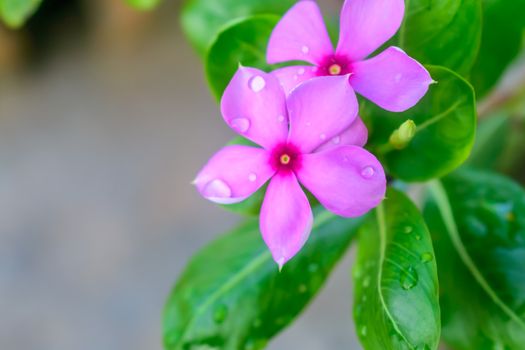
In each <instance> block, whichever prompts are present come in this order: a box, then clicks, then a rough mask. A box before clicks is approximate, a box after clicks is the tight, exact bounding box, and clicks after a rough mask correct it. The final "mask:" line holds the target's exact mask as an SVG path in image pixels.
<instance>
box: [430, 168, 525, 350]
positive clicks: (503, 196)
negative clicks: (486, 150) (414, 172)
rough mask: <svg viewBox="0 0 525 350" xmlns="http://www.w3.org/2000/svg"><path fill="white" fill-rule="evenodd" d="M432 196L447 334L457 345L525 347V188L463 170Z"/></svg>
mask: <svg viewBox="0 0 525 350" xmlns="http://www.w3.org/2000/svg"><path fill="white" fill-rule="evenodd" d="M430 194H431V198H430V199H429V201H428V203H427V205H426V207H425V211H424V214H425V218H426V220H427V223H428V225H429V228H430V231H431V232H432V236H433V239H434V245H435V249H436V260H437V264H438V266H439V280H440V288H441V291H440V304H441V311H442V324H443V326H442V327H443V337H444V339H445V340H446V341H447V342H448V343H449V344H450V345H451V346H452V347H453V348H454V349H457V350H479V349H512V350H522V349H525V191H524V190H523V189H522V188H521V187H520V186H519V185H518V184H516V183H514V182H513V181H511V180H509V179H507V178H505V177H503V176H500V175H496V174H492V173H486V172H477V171H474V170H466V169H463V170H461V171H458V172H456V173H454V174H453V175H451V176H449V177H446V178H445V179H443V182H442V183H441V182H437V181H435V182H433V183H432V184H431V185H430Z"/></svg>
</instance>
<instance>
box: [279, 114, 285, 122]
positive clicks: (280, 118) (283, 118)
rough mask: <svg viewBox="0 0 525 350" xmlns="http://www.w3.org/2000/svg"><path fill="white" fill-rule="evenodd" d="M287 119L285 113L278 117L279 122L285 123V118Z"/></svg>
mask: <svg viewBox="0 0 525 350" xmlns="http://www.w3.org/2000/svg"><path fill="white" fill-rule="evenodd" d="M285 119H286V118H285V117H284V115H280V116H278V117H277V121H278V122H279V123H284V120H285Z"/></svg>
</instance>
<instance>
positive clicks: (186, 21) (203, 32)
mask: <svg viewBox="0 0 525 350" xmlns="http://www.w3.org/2000/svg"><path fill="white" fill-rule="evenodd" d="M294 3H295V0H243V1H238V0H213V1H211V0H190V1H188V2H187V3H186V5H185V6H184V9H183V11H182V28H183V30H184V32H185V33H186V36H187V37H188V38H189V40H190V42H191V43H192V44H193V46H194V47H195V48H196V49H197V51H198V52H199V54H200V55H201V56H204V55H205V53H206V52H207V49H208V47H209V46H210V45H211V43H212V42H213V40H214V38H215V37H216V35H217V34H218V33H219V32H220V31H221V30H222V29H223V28H224V27H225V26H226V24H227V23H229V22H231V21H233V20H236V19H240V18H244V17H248V16H251V15H260V14H274V15H279V16H280V15H282V14H283V13H284V12H286V11H287V10H288V9H289V8H290V7H292V5H293V4H294Z"/></svg>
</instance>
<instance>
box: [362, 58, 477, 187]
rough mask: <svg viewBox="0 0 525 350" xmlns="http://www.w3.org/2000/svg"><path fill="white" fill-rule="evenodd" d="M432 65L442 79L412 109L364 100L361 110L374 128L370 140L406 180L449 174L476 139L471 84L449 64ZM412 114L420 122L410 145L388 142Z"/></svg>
mask: <svg viewBox="0 0 525 350" xmlns="http://www.w3.org/2000/svg"><path fill="white" fill-rule="evenodd" d="M427 69H428V70H429V71H430V74H431V75H432V78H433V79H434V80H436V81H437V84H433V85H431V86H430V90H429V92H428V93H427V95H426V96H425V97H424V98H423V99H422V100H421V101H420V102H419V103H418V104H417V105H416V106H415V107H413V108H412V109H409V110H408V111H406V112H404V113H389V112H387V111H385V110H382V109H380V108H379V107H377V106H375V105H373V104H372V103H370V102H368V101H365V102H364V103H361V115H362V116H363V117H365V119H366V120H367V124H368V126H369V127H370V131H371V138H370V142H369V146H370V147H371V148H372V149H375V151H376V152H377V153H378V154H379V156H380V158H381V160H382V163H383V165H384V166H386V168H387V170H388V171H389V172H390V174H391V175H393V176H396V177H398V178H400V179H401V180H404V181H424V180H428V179H431V178H434V177H440V176H443V175H446V174H447V173H449V172H451V171H452V170H454V169H455V168H457V167H458V166H459V165H461V163H463V161H465V159H467V157H468V156H469V154H470V151H471V149H472V145H473V144H474V136H475V132H476V105H475V98H474V91H473V89H472V87H471V86H470V84H469V83H467V82H466V81H465V80H464V79H462V78H461V77H460V76H459V75H457V74H455V73H454V72H452V71H450V70H448V69H446V68H443V67H434V66H428V67H427ZM407 119H412V120H413V121H414V122H415V123H416V125H417V129H416V135H415V136H414V138H413V139H412V141H411V142H410V143H409V144H408V145H407V147H406V148H404V149H401V150H397V149H394V148H393V147H392V146H391V145H390V144H389V138H390V135H391V134H392V132H394V130H396V129H397V128H398V127H399V126H400V125H401V124H402V123H403V122H404V121H405V120H407Z"/></svg>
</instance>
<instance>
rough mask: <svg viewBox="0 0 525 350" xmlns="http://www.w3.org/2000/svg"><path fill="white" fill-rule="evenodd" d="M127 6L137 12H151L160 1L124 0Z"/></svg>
mask: <svg viewBox="0 0 525 350" xmlns="http://www.w3.org/2000/svg"><path fill="white" fill-rule="evenodd" d="M125 1H126V2H127V3H128V4H129V5H131V6H133V7H135V8H137V9H139V10H151V9H153V8H154V7H155V6H157V5H158V4H159V3H160V1H161V0H125Z"/></svg>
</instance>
